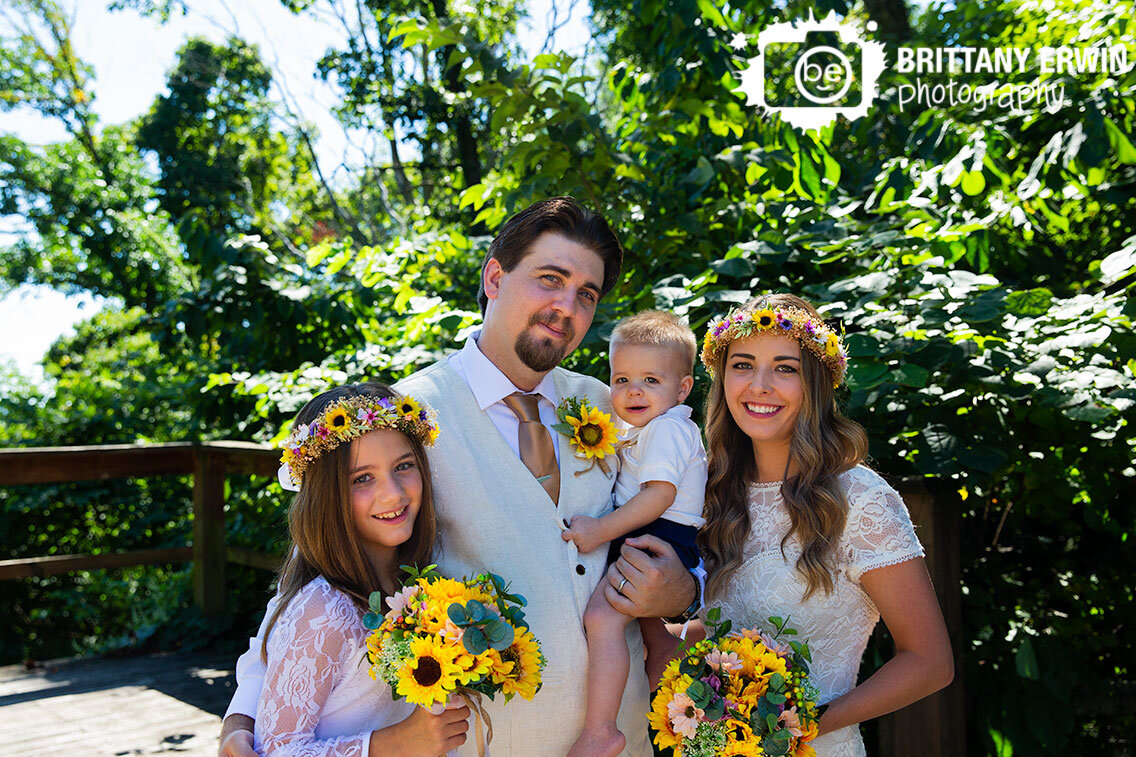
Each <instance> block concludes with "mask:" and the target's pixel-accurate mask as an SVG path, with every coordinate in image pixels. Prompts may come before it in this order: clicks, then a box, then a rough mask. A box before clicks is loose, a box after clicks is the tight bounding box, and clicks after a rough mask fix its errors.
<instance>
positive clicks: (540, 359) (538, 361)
mask: <svg viewBox="0 0 1136 757" xmlns="http://www.w3.org/2000/svg"><path fill="white" fill-rule="evenodd" d="M513 349H514V350H515V351H516V353H517V357H519V358H520V359H521V362H522V363H524V364H525V366H526V367H527V368H528V369H529V370H531V371H535V372H536V373H548V372H549V371H551V370H552V369H553V368H555V367H556V366H558V365H560V361H561V360H563V359H564V356H565V355H566V354H567V350H565V349H562V348H560V347H557V346H556V345H554V344H552V342H551V341H549V340H546V339H539V340H538V339H533V338H532V337H531V336H529V335H528V334H521V335H520V336H518V337H517V342H516V344H515V345H513Z"/></svg>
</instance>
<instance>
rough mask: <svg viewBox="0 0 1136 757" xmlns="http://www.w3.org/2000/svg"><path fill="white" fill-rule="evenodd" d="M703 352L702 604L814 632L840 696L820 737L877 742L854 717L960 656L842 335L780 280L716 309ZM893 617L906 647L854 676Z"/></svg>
mask: <svg viewBox="0 0 1136 757" xmlns="http://www.w3.org/2000/svg"><path fill="white" fill-rule="evenodd" d="M702 361H703V363H704V364H705V365H706V367H707V369H708V370H709V371H710V373H711V375H712V377H713V384H712V385H711V387H710V393H709V396H708V397H707V401H706V439H707V446H708V448H709V450H708V451H709V461H710V470H709V481H708V485H707V491H706V510H705V517H706V526H705V528H704V529H703V530H702V531H701V532H700V533H699V543H700V545H701V546H702V548H703V552H704V554H705V557H706V568H707V570H708V572H709V580H708V582H707V586H706V594H707V599H706V602H705V603H704V607H714V606H720V607H721V608H722V616H723V617H725V618H730V619H731V620H732V621H733V625H734V628H762V629H764V630H767V631H769V630H772V629H770V628H768V621H767V618H769V617H770V616H774V615H776V616H780V617H782V618H786V619H787V620H788V622H789V624H790V625H791V626H793V627H794V628H796V629H797V631H798V633H799V636H798V637H797V638H799V639H802V640H807V641H808V642H809V648H810V651H811V653H812V660H813V662H812V679H813V682H814V683H815V684H816V685H817V687H818V688H819V689H820V691H821V697H820V703H821V704H822V705H827V709H825V711H824V713H823V715H822V716H821V719H820V724H819V725H820V736H819V737H818V738H817V739H816V740H815V741H813V742H812V744H811V746H812V747H813V748H815V749H816V753H817V754H819V755H825V757H859V756H861V755H864V754H865V751H864V744H863V741H862V740H861V738H860V732H859V729H858V728H857V726H856V724H857V723H860V722H862V721H864V720H868V719H870V718H874V717H878V716H880V715H883V714H885V713H888V712H891V711H893V710H896V709H899V708H900V707H904V706H906V705H908V704H911V703H912V702H914V701H916V700H918V699H920V698H922V697H925V696H927V695H928V694H931V693H932V692H934V691H937V690H938V689H940V688H942V687H943V686H946V685H947V684H948V683H950V681H951V678H952V676H953V670H954V667H953V658H952V655H951V646H950V641H949V639H948V637H947V630H946V627H945V625H944V623H943V616H942V613H941V612H940V610H939V604H938V601H937V600H936V598H935V593H934V590H933V589H932V587H931V582H930V579H929V578H928V576H927V569H926V567H925V565H924V562H923V549H922V547H921V546H920V545H919V541H918V539H916V537H915V532H914V529H913V527H912V524H911V519H910V517H909V516H908V514H907V509H906V508H905V507H904V504H903V501H902V500H901V499H900V498H899V495H898V494H897V493H896V492H895V490H894V489H892V488H891V487H890V486H888V485H887V483H885V482H884V480H883V479H882V478H880V476H879V475H878V474H876V473H875V472H873V471H872V470H870V469H869V468H867V467H865V466H864V465H863V461H864V458H865V456H866V454H867V447H868V444H867V437H866V436H865V434H864V430H863V429H862V428H860V426H858V425H857V424H856V423H853V422H852V421H849V420H848V419H846V418H844V417H843V416H842V415H841V414H840V411H839V410H838V409H837V407H836V401H835V395H834V388H835V387H836V386H838V385H839V384H840V383H841V382H842V381H843V379H844V374H845V370H846V367H847V357H846V353H845V351H844V347H843V345H842V343H841V340H840V337H839V336H838V335H837V334H836V333H835V332H834V331H832V329H830V328H829V327H828V326H827V325H825V323H824V321H823V319H822V318H821V317H820V315H819V313H817V311H816V310H815V309H814V308H813V307H812V306H811V305H809V304H808V303H807V302H805V301H804V300H802V299H800V298H799V297H795V296H793V295H788V294H777V295H771V296H768V297H763V298H760V299H757V300H753V301H750V302H748V303H746V304H745V305H743V306H742V307H740V308H737V309H736V310H734V311H732V312H731V313H730V314H729V315H728V316H727V317H726V318H725V319H723V320H721V321H719V322H717V323H714V324H712V325H711V327H710V330H709V333H707V335H706V341H705V344H704V346H703V351H702ZM881 617H882V618H883V621H884V623H885V624H886V625H887V628H888V631H889V632H890V633H891V636H892V639H894V641H895V646H896V654H895V656H894V657H892V658H891V659H890V660H888V662H887V663H886V664H885V665H884V666H883V667H882V668H880V669H879V670H877V671H876V672H875V673H874V674H872V676H871V677H869V678H868V679H867V680H865V681H864V682H862V683H860V684H859V685H857V684H856V673H857V670H858V669H859V666H860V658H861V656H862V655H863V652H864V647H865V645H866V644H867V642H868V637H869V635H870V634H871V633H872V629H873V628H874V627H875V625H876V623H877V621H879V619H880V618H881Z"/></svg>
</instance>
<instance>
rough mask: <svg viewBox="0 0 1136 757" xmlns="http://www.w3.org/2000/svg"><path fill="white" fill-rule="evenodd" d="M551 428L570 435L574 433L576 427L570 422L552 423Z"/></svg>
mask: <svg viewBox="0 0 1136 757" xmlns="http://www.w3.org/2000/svg"><path fill="white" fill-rule="evenodd" d="M552 430H553V431H555V432H556V433H558V434H564V435H565V436H572V435H573V434H575V433H576V429H574V428H572V424H570V423H554V424H552Z"/></svg>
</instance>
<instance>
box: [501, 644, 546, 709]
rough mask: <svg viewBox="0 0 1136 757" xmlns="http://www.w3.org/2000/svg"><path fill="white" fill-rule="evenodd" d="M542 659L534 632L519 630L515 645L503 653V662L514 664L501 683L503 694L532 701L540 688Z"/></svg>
mask: <svg viewBox="0 0 1136 757" xmlns="http://www.w3.org/2000/svg"><path fill="white" fill-rule="evenodd" d="M542 659H543V657H542V655H541V653H540V644H538V643H537V640H536V637H535V636H533V635H532V632H531V631H527V630H526V631H521V630H518V631H517V636H516V638H515V639H513V643H512V644H511V645H509V646H508V647H506V648H505V649H504V650H502V651H501V660H502V661H503V662H511V663H513V668H512V670H510V671H509V673H508V674H507V676H506V677H505V680H503V681H502V682H501V691H502V693H504V694H505V695H506V696H512V695H513V694H520V695H521V697H522V698H523V699H528V700H530V701H531V700H532V698H533V697H534V696H536V692H537V689H539V688H540V684H541V676H540V668H541V661H542Z"/></svg>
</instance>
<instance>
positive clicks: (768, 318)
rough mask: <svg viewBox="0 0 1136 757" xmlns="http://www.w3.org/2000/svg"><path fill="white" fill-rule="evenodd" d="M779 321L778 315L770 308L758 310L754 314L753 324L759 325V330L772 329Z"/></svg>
mask: <svg viewBox="0 0 1136 757" xmlns="http://www.w3.org/2000/svg"><path fill="white" fill-rule="evenodd" d="M776 321H777V314H776V313H774V312H773V311H772V310H770V309H769V308H765V309H763V310H756V311H754V314H753V322H754V323H755V324H757V327H758V328H759V329H768V328H772V327H773V324H774V323H775V322H776Z"/></svg>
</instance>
